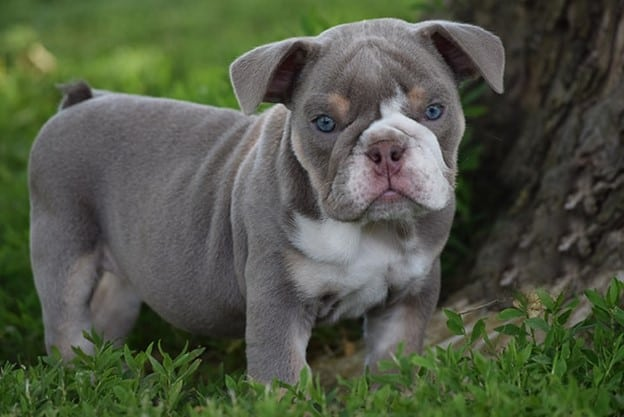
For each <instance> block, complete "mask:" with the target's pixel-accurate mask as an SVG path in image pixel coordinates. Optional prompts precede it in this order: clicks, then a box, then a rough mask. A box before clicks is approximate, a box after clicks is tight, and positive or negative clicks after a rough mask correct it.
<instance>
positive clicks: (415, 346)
mask: <svg viewBox="0 0 624 417" xmlns="http://www.w3.org/2000/svg"><path fill="white" fill-rule="evenodd" d="M439 293H440V264H439V261H436V262H435V264H434V266H433V268H432V269H431V271H430V272H429V275H428V276H427V278H426V284H425V287H424V288H422V289H421V290H420V291H419V292H418V293H414V294H412V293H409V294H407V295H406V296H405V297H403V298H402V299H401V300H400V301H398V302H396V303H393V304H391V305H389V306H387V307H380V308H377V309H374V310H372V311H371V312H369V313H368V314H367V315H366V317H365V320H364V339H365V342H366V366H367V367H369V368H371V369H372V370H373V371H376V370H377V365H378V362H379V361H380V360H381V359H387V358H390V357H391V355H392V354H394V353H395V352H396V350H397V348H398V346H399V344H400V343H403V344H404V353H412V352H420V351H421V350H422V347H423V341H424V337H425V329H426V327H427V323H428V322H429V319H430V318H431V314H432V313H433V311H434V310H435V307H436V304H437V302H438V296H439Z"/></svg>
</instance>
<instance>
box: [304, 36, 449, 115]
mask: <svg viewBox="0 0 624 417" xmlns="http://www.w3.org/2000/svg"><path fill="white" fill-rule="evenodd" d="M405 44H406V42H402V43H401V44H399V45H397V44H395V43H393V42H392V41H391V40H387V39H382V38H378V37H368V38H362V39H357V38H356V39H352V40H351V41H349V42H345V41H343V42H342V43H339V45H329V46H328V47H327V48H326V49H325V50H324V52H323V53H322V54H321V56H320V57H319V59H318V60H317V62H316V64H315V66H314V70H313V71H311V73H310V77H309V79H308V80H307V86H308V94H307V96H308V98H312V97H314V99H313V100H314V101H318V100H319V99H320V98H322V100H323V101H325V102H326V103H327V104H328V105H329V106H331V107H332V108H333V109H335V113H337V115H339V116H341V118H345V119H347V118H348V115H349V114H354V113H356V114H360V115H361V114H363V113H367V112H375V113H379V109H380V105H381V103H383V102H386V101H388V100H393V99H395V98H397V97H400V98H401V100H402V101H403V102H404V104H405V105H407V106H408V107H410V108H411V109H413V110H414V111H418V110H422V108H423V107H425V106H427V105H428V104H431V103H432V102H433V101H445V102H446V101H449V100H453V99H455V98H456V94H457V93H456V85H455V82H454V80H453V78H452V75H451V73H450V71H448V70H447V69H446V68H445V66H444V64H443V63H442V62H441V59H438V58H436V57H435V56H433V54H432V52H431V51H430V50H429V49H427V48H426V46H424V45H419V44H418V43H416V42H412V43H411V44H410V45H409V46H408V47H407V46H406V45H405ZM310 104H312V103H310ZM345 121H346V120H345Z"/></svg>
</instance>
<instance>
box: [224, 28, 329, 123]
mask: <svg viewBox="0 0 624 417" xmlns="http://www.w3.org/2000/svg"><path fill="white" fill-rule="evenodd" d="M318 46H319V45H318V44H317V43H315V42H314V41H313V40H312V38H292V39H287V40H284V41H281V42H275V43H271V44H268V45H264V46H260V47H258V48H255V49H253V50H251V51H249V52H247V53H246V54H244V55H242V56H241V57H239V58H238V59H236V60H235V61H234V62H233V63H232V65H230V79H231V81H232V86H233V87H234V93H235V94H236V98H237V100H238V104H239V105H240V107H241V109H242V110H243V112H245V113H246V114H251V113H253V112H254V111H255V110H256V108H257V107H258V105H259V104H260V103H262V102H263V101H266V102H270V103H288V102H289V101H290V98H291V95H292V92H293V89H294V86H295V82H296V80H297V76H298V74H299V73H300V71H301V70H302V69H303V67H304V66H305V64H306V63H307V62H308V60H309V59H310V57H311V55H312V54H313V52H314V51H316V49H317V48H318Z"/></svg>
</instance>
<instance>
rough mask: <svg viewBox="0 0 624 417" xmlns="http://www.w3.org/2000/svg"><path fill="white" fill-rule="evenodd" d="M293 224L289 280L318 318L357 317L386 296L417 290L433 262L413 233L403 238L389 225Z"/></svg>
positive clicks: (306, 221) (302, 220) (303, 220)
mask: <svg viewBox="0 0 624 417" xmlns="http://www.w3.org/2000/svg"><path fill="white" fill-rule="evenodd" d="M296 226H297V228H296V234H295V235H294V236H293V238H292V239H291V242H292V243H293V245H294V246H295V247H296V248H297V249H298V250H299V251H300V254H299V255H298V256H295V257H292V258H291V259H290V265H289V266H290V272H291V279H292V280H294V284H295V286H296V288H297V290H298V292H299V293H300V294H302V295H303V297H304V298H306V299H308V300H311V301H313V302H314V303H315V304H316V305H317V306H318V313H317V315H318V318H319V319H320V320H324V321H335V320H338V319H340V318H353V317H358V316H361V315H362V314H364V313H365V312H366V311H367V310H369V309H370V308H372V307H374V306H376V305H378V304H380V303H383V302H384V301H385V300H386V299H387V298H388V296H394V295H397V294H400V293H401V292H403V291H404V290H406V289H407V288H408V287H409V288H410V289H413V290H418V286H419V285H420V284H421V283H422V282H424V279H425V277H426V275H427V273H428V272H429V270H430V268H431V265H432V259H431V256H429V255H428V254H427V252H426V251H425V250H423V249H422V248H420V245H419V244H418V240H417V238H416V237H413V238H411V239H408V240H405V239H401V238H399V237H398V236H397V235H396V233H395V232H394V231H393V230H392V228H388V227H381V226H380V227H378V228H366V227H361V226H359V225H356V224H351V223H343V222H337V221H333V220H320V221H319V220H310V219H307V218H304V217H298V218H297V219H296Z"/></svg>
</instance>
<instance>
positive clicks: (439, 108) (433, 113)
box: [425, 103, 444, 120]
mask: <svg viewBox="0 0 624 417" xmlns="http://www.w3.org/2000/svg"><path fill="white" fill-rule="evenodd" d="M443 113H444V106H443V105H441V104H439V103H436V104H430V105H429V106H427V108H426V109H425V117H426V118H427V120H438V119H439V118H440V117H442V114H443Z"/></svg>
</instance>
